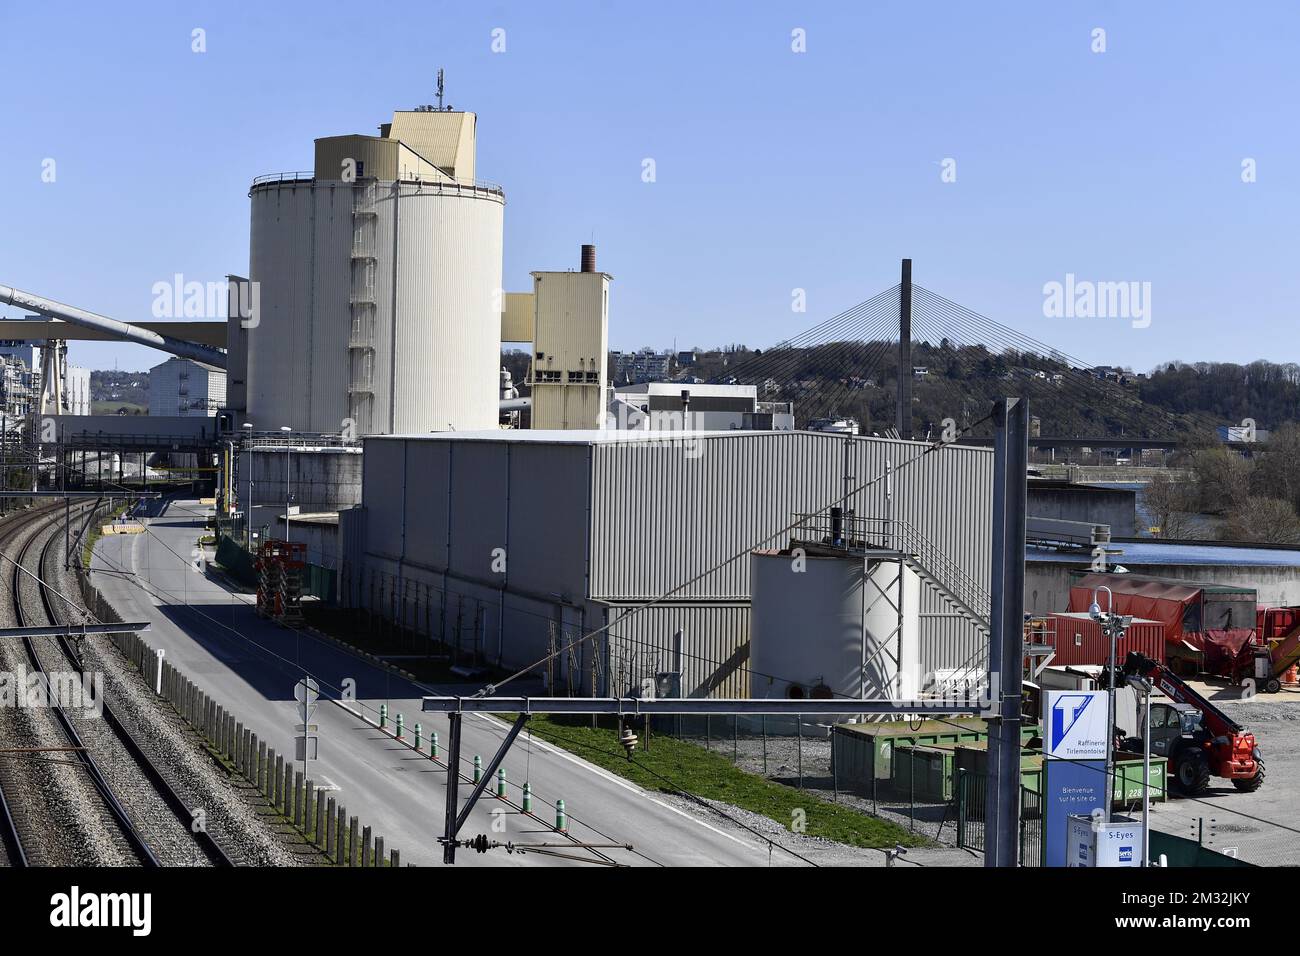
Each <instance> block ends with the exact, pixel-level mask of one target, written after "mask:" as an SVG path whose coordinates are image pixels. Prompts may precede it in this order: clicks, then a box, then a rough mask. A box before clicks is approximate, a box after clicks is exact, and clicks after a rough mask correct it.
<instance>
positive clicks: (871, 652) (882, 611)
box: [749, 551, 921, 699]
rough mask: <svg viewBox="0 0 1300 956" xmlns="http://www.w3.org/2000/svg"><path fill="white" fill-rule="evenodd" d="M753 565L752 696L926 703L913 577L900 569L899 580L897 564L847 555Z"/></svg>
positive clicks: (787, 557)
mask: <svg viewBox="0 0 1300 956" xmlns="http://www.w3.org/2000/svg"><path fill="white" fill-rule="evenodd" d="M750 560H751V565H750V567H751V576H750V581H751V588H752V590H751V617H750V652H749V661H750V671H751V675H752V676H751V679H750V695H751V696H753V697H785V698H789V697H796V698H797V697H810V696H831V695H834V696H846V697H860V696H862V695H863V694H865V695H866V697H868V698H872V699H882V698H890V699H915V698H916V697H917V696H919V694H918V692H919V688H920V686H921V675H920V674H919V667H920V647H919V619H918V613H919V601H920V580H919V579H918V578H917V576H916V574H915V572H913V571H912V570H911V569H910V568H908V567H906V566H905V565H903V566H901V572H902V573H901V578H900V565H899V563H898V562H894V561H864V560H863V559H862V558H861V557H849V556H847V555H846V556H844V557H814V556H802V557H797V556H795V555H793V554H791V553H790V552H788V551H784V552H778V551H756V552H754V553H753V554H752V555H751V558H750ZM900 590H901V593H900ZM900 602H901V608H902V615H901V628H900V615H899V608H900Z"/></svg>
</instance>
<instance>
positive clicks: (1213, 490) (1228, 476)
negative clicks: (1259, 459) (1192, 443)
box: [1192, 448, 1254, 514]
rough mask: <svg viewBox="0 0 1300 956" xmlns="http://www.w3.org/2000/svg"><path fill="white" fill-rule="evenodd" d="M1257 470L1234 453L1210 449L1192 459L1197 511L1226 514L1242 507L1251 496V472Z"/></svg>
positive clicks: (1198, 453) (1200, 452)
mask: <svg viewBox="0 0 1300 956" xmlns="http://www.w3.org/2000/svg"><path fill="white" fill-rule="evenodd" d="M1253 467H1254V466H1253V465H1252V464H1251V462H1249V461H1248V460H1246V459H1245V458H1242V457H1241V455H1239V454H1237V453H1236V452H1235V451H1230V450H1229V449H1227V448H1210V449H1206V450H1205V451H1199V452H1197V453H1196V454H1195V455H1194V456H1193V457H1192V475H1193V476H1194V480H1195V482H1196V489H1197V498H1198V501H1197V503H1196V505H1197V507H1196V510H1199V511H1202V512H1205V513H1207V514H1223V513H1224V512H1226V511H1230V510H1232V509H1233V508H1235V507H1236V506H1237V505H1240V504H1241V503H1242V502H1244V501H1245V500H1246V498H1247V497H1249V495H1250V481H1251V471H1252V468H1253Z"/></svg>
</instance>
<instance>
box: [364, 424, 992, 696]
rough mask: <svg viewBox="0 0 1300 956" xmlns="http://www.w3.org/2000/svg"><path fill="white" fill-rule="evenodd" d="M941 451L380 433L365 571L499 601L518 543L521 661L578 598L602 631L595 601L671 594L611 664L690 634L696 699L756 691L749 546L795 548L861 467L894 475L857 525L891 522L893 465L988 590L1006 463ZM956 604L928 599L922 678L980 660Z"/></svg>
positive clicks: (903, 511)
mask: <svg viewBox="0 0 1300 956" xmlns="http://www.w3.org/2000/svg"><path fill="white" fill-rule="evenodd" d="M692 442H693V443H692ZM927 447H929V446H926V445H924V444H921V443H908V442H897V441H887V440H879V439H859V440H854V441H851V442H846V440H845V439H844V438H842V437H837V436H833V435H821V434H814V433H807V432H794V433H780V434H768V433H736V434H718V435H711V436H707V437H703V438H694V439H690V438H688V439H684V440H683V439H676V440H673V441H665V440H662V439H660V440H651V441H617V442H615V441H605V440H597V441H592V442H586V441H581V440H574V441H568V442H566V441H563V440H560V441H555V442H543V441H538V440H536V438H533V439H532V440H516V441H511V440H510V436H509V435H508V434H503V435H502V438H501V440H500V441H497V440H485V439H483V438H482V437H479V438H475V439H470V440H464V439H457V438H456V437H455V436H451V435H448V436H430V437H428V438H425V437H419V438H409V439H408V438H394V439H385V438H372V439H369V440H367V442H366V458H365V491H364V500H365V507H366V513H367V521H366V532H365V533H366V545H365V548H364V551H365V553H366V559H365V560H366V561H367V562H371V563H376V562H377V563H376V566H383V567H385V568H387V569H388V570H389V571H390V572H391V573H393V574H399V575H401V576H402V577H404V578H410V579H414V580H420V581H422V582H425V583H429V584H432V585H434V586H437V587H445V588H446V589H447V591H448V593H449V594H460V593H468V591H469V590H471V589H477V590H474V594H475V598H476V599H478V600H484V601H486V600H487V599H488V598H489V597H490V595H491V594H493V593H496V594H498V595H499V588H500V586H501V585H500V583H498V582H502V576H501V575H499V574H497V573H494V572H493V571H492V568H491V564H492V554H493V549H495V548H497V547H504V548H506V552H507V555H508V574H507V575H506V576H505V580H504V584H505V586H506V589H507V597H506V604H507V606H508V608H514V607H516V606H518V607H519V608H520V610H519V611H518V613H514V614H512V615H510V616H507V618H506V623H507V627H506V631H505V633H504V635H503V644H502V648H503V654H504V657H505V660H506V661H507V663H508V664H510V665H522V664H527V663H529V662H531V660H535V659H536V657H538V656H540V654H534V652H535V651H536V650H537V649H538V648H539V647H543V648H544V647H545V646H546V644H545V641H546V634H547V629H548V627H549V621H548V619H547V615H546V613H544V610H538V609H539V608H541V609H545V608H546V607H548V606H549V607H551V608H552V609H553V611H554V613H555V614H564V615H571V614H572V613H574V612H573V610H572V607H571V606H572V605H579V606H581V605H582V604H583V602H584V600H585V601H591V602H596V604H592V605H588V606H589V608H590V609H591V610H590V611H589V613H588V615H587V617H588V620H587V621H586V626H587V628H588V629H590V628H593V627H597V626H599V625H600V623H603V622H602V621H597V620H593V619H592V618H594V617H596V614H597V607H598V605H599V606H603V605H610V606H612V607H614V608H616V609H617V611H618V613H619V614H622V613H625V612H627V611H628V610H629V609H630V608H631V607H632V606H634V605H635V604H637V603H638V602H642V601H646V600H650V599H653V598H658V597H660V596H662V595H664V594H667V593H668V592H670V591H671V592H673V593H672V594H671V596H670V601H671V603H666V604H662V605H656V606H655V607H653V608H649V609H646V610H644V611H637V612H635V613H633V614H631V615H630V616H629V617H627V618H626V620H623V621H622V622H621V623H619V624H618V625H617V626H616V627H615V628H614V629H613V631H614V634H611V637H610V648H609V650H610V654H611V655H612V658H611V660H612V663H611V665H610V666H611V667H615V666H616V664H617V662H618V661H623V662H624V663H625V664H627V665H628V671H629V672H630V671H631V664H630V663H629V662H632V661H638V662H639V663H638V664H637V666H638V667H642V666H645V665H646V662H647V661H648V660H650V659H651V657H653V656H654V655H661V654H664V653H668V652H670V651H671V650H672V637H673V634H674V633H675V632H676V631H677V629H678V628H680V629H681V630H682V632H683V636H684V639H685V647H684V652H685V654H686V657H687V662H688V663H689V667H688V668H687V676H686V679H685V685H686V689H687V692H688V693H701V692H713V693H715V694H725V695H727V696H747V695H748V693H749V685H748V643H749V564H750V562H749V550H750V549H751V548H753V547H762V546H777V547H779V546H784V545H785V544H787V543H788V539H789V532H788V531H787V530H785V529H786V528H787V526H788V525H789V524H790V523H791V522H792V520H793V517H794V513H795V512H814V511H818V510H821V509H823V508H825V507H827V506H829V505H830V504H833V503H837V502H838V501H839V500H840V498H841V497H842V496H843V494H844V491H845V479H844V476H845V474H846V463H847V474H849V475H850V476H851V477H850V479H849V486H850V487H856V486H858V485H861V484H864V483H866V482H867V481H869V480H870V479H876V478H879V479H880V480H877V481H875V483H874V484H872V485H871V487H870V488H867V489H864V490H862V491H860V492H857V493H855V494H854V495H853V496H852V497H851V498H850V507H853V508H854V509H855V510H856V512H857V514H858V515H860V516H866V515H873V516H882V517H883V516H886V515H887V514H888V513H889V504H888V502H887V501H886V497H885V489H886V482H885V481H884V480H883V478H882V477H881V476H883V474H884V472H885V464H886V462H887V461H888V462H891V463H893V465H894V469H895V471H894V477H893V481H892V488H893V491H894V496H893V508H894V510H895V511H896V513H897V515H898V517H900V518H902V519H904V520H906V521H908V522H910V523H911V524H912V525H913V526H914V527H916V528H917V529H918V530H919V531H920V532H921V533H922V534H924V535H925V536H926V537H927V538H928V539H929V540H930V542H931V543H932V544H933V546H934V547H935V548H936V549H938V551H939V552H940V553H942V554H943V555H945V556H946V557H947V558H949V559H950V560H952V561H953V562H954V563H956V564H957V565H958V566H960V567H961V568H963V569H964V570H965V572H966V573H967V574H968V575H969V576H970V577H971V578H973V579H974V580H975V581H977V582H981V583H982V585H983V587H984V588H985V589H987V588H988V581H989V549H990V547H991V540H990V538H991V522H992V518H991V512H992V508H991V497H992V470H993V468H992V466H993V456H992V453H991V452H990V451H988V450H987V449H978V448H963V447H956V446H954V447H948V448H944V449H941V450H939V451H936V452H934V453H932V454H929V455H925V457H923V458H922V457H920V456H921V455H922V453H924V452H925V450H926V448H927ZM909 461H911V464H908V462H909ZM589 496H590V497H589ZM589 502H590V504H589ZM588 508H590V514H588ZM449 521H450V531H449V525H448V522H449ZM449 543H450V547H449ZM733 555H735V556H736V557H735V558H734V560H732V559H731V558H732V556H733ZM715 566H716V567H717V569H716V570H714V571H711V572H710V573H707V574H706V573H704V572H706V571H709V569H711V568H714V567H715ZM588 569H589V574H590V580H589V581H588V580H587V577H586V574H587V573H588ZM444 572H449V574H444ZM683 585H685V586H683ZM678 588H680V589H679V590H675V589H678ZM480 591H481V592H482V593H480ZM525 603H527V604H528V607H527V608H526V609H524V608H523V605H524V604H525ZM562 608H563V610H561V609H562ZM949 610H950V609H949V608H948V607H947V606H946V605H944V604H943V603H942V602H940V601H939V599H938V598H937V596H935V595H933V594H932V593H930V592H928V591H925V592H923V598H922V615H923V618H922V627H921V634H922V636H921V646H922V652H921V662H920V663H921V667H922V669H923V670H924V671H927V672H928V671H932V670H934V669H935V668H938V667H955V666H959V665H961V664H963V663H965V662H967V661H969V660H970V659H971V658H972V656H978V654H980V653H981V652H982V650H983V647H984V645H985V641H986V639H985V638H983V637H981V636H980V635H979V633H978V632H977V631H975V630H974V628H972V626H971V625H970V624H969V623H968V622H966V621H965V620H963V619H960V618H955V617H951V616H946V615H947V613H948V611H949ZM602 613H603V612H602ZM498 616H500V615H498ZM589 664H590V661H588V662H587V664H584V667H585V666H587V665H589ZM610 676H611V677H613V676H614V674H613V672H612V671H611V675H610Z"/></svg>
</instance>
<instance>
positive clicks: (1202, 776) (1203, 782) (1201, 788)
mask: <svg viewBox="0 0 1300 956" xmlns="http://www.w3.org/2000/svg"><path fill="white" fill-rule="evenodd" d="M1174 778H1175V779H1176V780H1177V781H1178V789H1179V790H1181V791H1182V792H1183V793H1185V794H1186V795H1187V796H1189V797H1194V796H1196V795H1197V794H1198V793H1204V792H1205V791H1206V789H1208V788H1209V786H1210V762H1209V761H1208V760H1206V759H1205V754H1203V753H1201V752H1200V751H1192V752H1190V753H1187V754H1184V755H1183V756H1181V757H1179V758H1178V764H1177V766H1176V767H1175V768H1174Z"/></svg>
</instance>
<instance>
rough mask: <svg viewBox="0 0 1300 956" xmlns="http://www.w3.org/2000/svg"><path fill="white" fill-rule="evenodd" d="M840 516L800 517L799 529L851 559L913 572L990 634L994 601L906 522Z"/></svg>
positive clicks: (832, 514)
mask: <svg viewBox="0 0 1300 956" xmlns="http://www.w3.org/2000/svg"><path fill="white" fill-rule="evenodd" d="M838 511H839V509H832V513H831V514H816V515H801V516H800V518H801V521H800V524H799V528H800V529H801V531H802V532H803V533H804V534H805V535H806V536H807V537H808V538H809V539H810V540H815V541H820V542H821V543H822V544H825V545H828V546H830V547H836V548H843V549H844V550H846V551H848V552H850V553H852V554H861V555H863V556H866V557H880V558H884V559H889V558H897V559H898V560H900V561H902V562H903V563H904V564H906V565H907V566H908V567H909V568H911V569H912V570H913V571H914V572H916V575H917V577H919V578H920V579H921V580H922V581H924V582H925V584H926V585H927V586H928V587H929V588H930V589H931V590H933V591H934V592H935V593H936V594H938V595H939V598H940V599H941V600H942V601H943V602H944V603H945V604H947V605H948V606H949V607H950V608H951V609H952V610H953V611H955V612H956V613H958V614H960V615H961V616H962V617H964V618H965V619H966V620H968V621H969V622H970V623H971V624H972V625H974V626H975V627H977V628H978V629H979V630H981V631H983V632H984V633H985V634H989V633H991V632H992V624H991V623H990V621H989V617H990V614H991V607H992V599H991V597H990V596H989V593H988V591H987V590H985V589H984V588H983V587H982V586H981V585H980V584H979V583H978V582H977V581H976V580H975V579H974V578H972V577H971V576H970V575H969V574H968V573H967V572H966V571H965V570H964V569H963V568H962V567H961V566H960V565H958V564H957V563H956V562H955V561H953V560H952V559H951V558H949V557H948V556H947V555H946V554H944V553H943V551H941V550H940V549H939V548H938V546H936V545H935V544H934V542H932V541H931V540H930V539H928V538H927V537H925V535H923V534H922V533H921V532H920V531H918V530H917V529H916V528H914V527H913V526H912V525H910V524H908V523H907V522H906V521H900V520H898V519H894V518H859V517H857V516H855V515H853V514H851V513H850V514H836V513H835V512H838Z"/></svg>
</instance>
